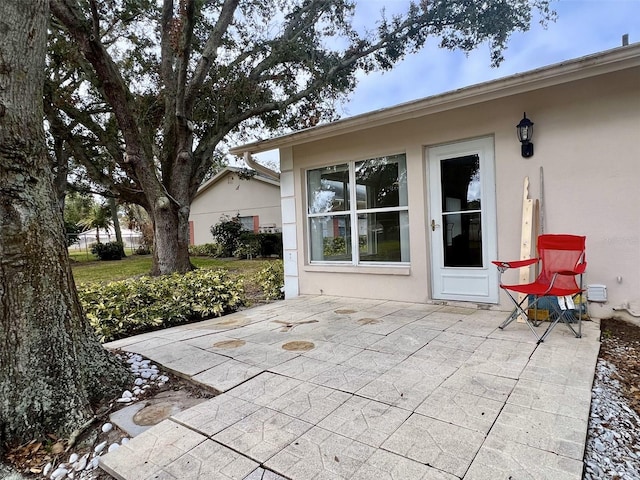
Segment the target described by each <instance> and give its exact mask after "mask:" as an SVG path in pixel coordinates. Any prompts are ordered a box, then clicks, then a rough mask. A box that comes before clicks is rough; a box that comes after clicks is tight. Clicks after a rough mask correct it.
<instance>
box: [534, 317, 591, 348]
mask: <svg viewBox="0 0 640 480" xmlns="http://www.w3.org/2000/svg"><path fill="white" fill-rule="evenodd" d="M577 310H578V331H576V330H575V328H573V325H571V320H572V318H575V317H574V314H573V311H574V310H569V309H567V310H560V311H559V312H558V317H557V318H556V319H555V320H554V321H553V323H551V324H549V326H548V327H547V329H546V330H545V331H544V333H543V334H542V336H541V337H540V338H539V339H538V344H540V343H542V342H544V339H545V338H547V335H549V333H551V330H553V329H554V327H555V326H556V325H557V324H558V322H560V321H562V323H564V324H565V325H566V326H567V327H569V330H571V331H572V332H573V334H574V335H575V337H576V338H582V309H580V308H578V309H577Z"/></svg>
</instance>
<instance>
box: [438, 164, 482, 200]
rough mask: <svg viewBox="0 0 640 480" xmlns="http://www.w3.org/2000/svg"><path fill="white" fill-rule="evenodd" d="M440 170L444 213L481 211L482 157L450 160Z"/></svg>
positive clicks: (441, 165)
mask: <svg viewBox="0 0 640 480" xmlns="http://www.w3.org/2000/svg"><path fill="white" fill-rule="evenodd" d="M440 169H441V172H440V173H441V175H442V209H443V211H445V212H463V211H466V210H480V194H481V191H480V157H478V155H468V156H466V157H458V158H448V159H447V160H443V161H442V162H440Z"/></svg>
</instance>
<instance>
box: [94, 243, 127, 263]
mask: <svg viewBox="0 0 640 480" xmlns="http://www.w3.org/2000/svg"><path fill="white" fill-rule="evenodd" d="M91 253H93V254H94V255H97V256H98V259H99V260H120V259H122V258H123V257H124V247H123V245H122V243H120V242H108V243H94V244H93V245H92V246H91Z"/></svg>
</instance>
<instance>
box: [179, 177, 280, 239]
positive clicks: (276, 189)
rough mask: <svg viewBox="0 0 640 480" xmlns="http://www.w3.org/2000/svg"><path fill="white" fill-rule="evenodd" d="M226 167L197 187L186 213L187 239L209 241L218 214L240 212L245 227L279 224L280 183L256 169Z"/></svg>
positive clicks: (271, 229)
mask: <svg viewBox="0 0 640 480" xmlns="http://www.w3.org/2000/svg"><path fill="white" fill-rule="evenodd" d="M244 172H245V170H243V169H240V168H235V167H226V168H224V169H223V170H222V171H220V172H219V173H217V174H216V175H215V176H214V177H213V178H211V179H209V180H208V181H206V182H205V183H203V184H202V186H201V187H200V188H199V189H198V193H196V196H195V198H194V200H193V202H192V203H191V214H190V215H189V229H190V243H191V245H201V244H203V243H212V242H213V237H212V236H211V227H212V226H213V225H215V224H217V223H219V222H220V219H221V217H223V216H225V215H226V216H228V217H235V216H237V215H238V216H240V222H241V223H242V225H243V227H244V228H245V229H246V230H250V231H253V232H256V233H259V232H260V233H275V232H279V231H280V229H281V228H282V215H281V213H280V212H281V210H280V184H279V183H278V182H277V181H276V180H273V179H270V178H266V177H264V176H262V175H260V174H258V173H256V174H255V175H253V176H248V175H246V174H245V173H244Z"/></svg>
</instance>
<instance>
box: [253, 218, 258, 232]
mask: <svg viewBox="0 0 640 480" xmlns="http://www.w3.org/2000/svg"><path fill="white" fill-rule="evenodd" d="M259 232H260V217H259V216H258V215H256V216H254V217H253V233H259Z"/></svg>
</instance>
